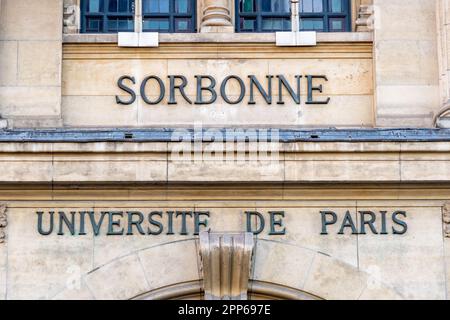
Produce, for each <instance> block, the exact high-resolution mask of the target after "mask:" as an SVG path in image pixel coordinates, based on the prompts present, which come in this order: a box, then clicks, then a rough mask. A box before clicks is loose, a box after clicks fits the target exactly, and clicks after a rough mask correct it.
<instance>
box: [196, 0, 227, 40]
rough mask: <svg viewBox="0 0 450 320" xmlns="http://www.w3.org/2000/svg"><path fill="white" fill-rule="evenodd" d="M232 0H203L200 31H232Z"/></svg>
mask: <svg viewBox="0 0 450 320" xmlns="http://www.w3.org/2000/svg"><path fill="white" fill-rule="evenodd" d="M232 3H233V1H231V0H203V6H202V20H201V21H202V22H201V25H200V32H205V33H207V32H216V33H232V32H234V27H233V23H232V21H233V19H232V18H231V12H232V10H231V6H232Z"/></svg>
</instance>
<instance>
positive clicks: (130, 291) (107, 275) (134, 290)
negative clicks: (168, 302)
mask: <svg viewBox="0 0 450 320" xmlns="http://www.w3.org/2000/svg"><path fill="white" fill-rule="evenodd" d="M85 281H86V284H87V286H88V288H89V290H90V291H91V292H92V294H93V295H94V296H95V298H96V299H98V300H115V299H131V298H133V297H135V296H137V295H139V294H141V293H143V292H146V291H148V290H149V285H148V283H147V280H146V279H145V274H144V270H143V269H142V265H141V263H140V261H139V257H138V256H137V255H136V254H132V255H128V256H125V257H122V258H119V259H117V260H115V261H113V262H111V263H109V264H107V265H105V266H102V267H99V268H98V269H94V270H93V271H92V272H90V273H89V274H87V275H86V277H85Z"/></svg>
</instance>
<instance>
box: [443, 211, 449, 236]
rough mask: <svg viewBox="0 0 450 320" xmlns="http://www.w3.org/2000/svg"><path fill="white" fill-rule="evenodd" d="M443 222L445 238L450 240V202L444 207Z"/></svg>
mask: <svg viewBox="0 0 450 320" xmlns="http://www.w3.org/2000/svg"><path fill="white" fill-rule="evenodd" d="M442 222H443V228H444V237H446V238H450V202H447V203H445V204H444V206H443V207H442Z"/></svg>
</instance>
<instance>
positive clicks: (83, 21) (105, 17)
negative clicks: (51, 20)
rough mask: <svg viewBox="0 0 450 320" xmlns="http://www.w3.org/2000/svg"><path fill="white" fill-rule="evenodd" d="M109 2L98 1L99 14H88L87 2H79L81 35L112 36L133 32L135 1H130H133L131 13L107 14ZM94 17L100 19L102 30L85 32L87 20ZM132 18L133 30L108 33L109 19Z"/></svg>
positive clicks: (83, 0) (82, 0)
mask: <svg viewBox="0 0 450 320" xmlns="http://www.w3.org/2000/svg"><path fill="white" fill-rule="evenodd" d="M109 1H111V0H100V8H101V10H100V12H93V13H91V12H88V5H89V0H81V1H80V7H81V19H80V20H81V26H80V32H81V33H87V34H98V33H101V34H103V33H105V34H114V33H117V32H134V24H135V12H136V3H137V1H136V0H130V1H134V11H132V12H109V11H107V10H108V8H109ZM95 17H101V19H102V21H103V23H102V30H101V31H94V32H93V31H87V23H86V20H87V19H88V18H95ZM110 17H111V18H132V20H133V28H132V29H131V30H120V31H109V28H108V22H109V18H110Z"/></svg>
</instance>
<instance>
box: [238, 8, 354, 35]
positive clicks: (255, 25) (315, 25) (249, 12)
mask: <svg viewBox="0 0 450 320" xmlns="http://www.w3.org/2000/svg"><path fill="white" fill-rule="evenodd" d="M236 13H237V17H236V31H237V32H275V31H290V30H291V10H290V1H289V0H236ZM299 13H300V30H304V31H323V32H328V31H329V32H339V31H350V28H351V25H350V0H301V1H300V3H299Z"/></svg>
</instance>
